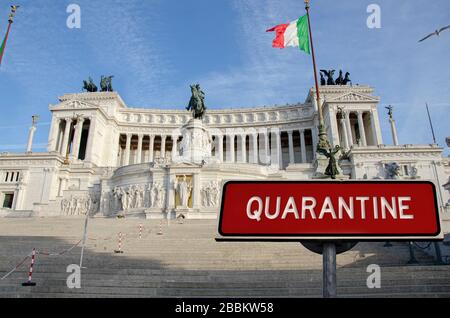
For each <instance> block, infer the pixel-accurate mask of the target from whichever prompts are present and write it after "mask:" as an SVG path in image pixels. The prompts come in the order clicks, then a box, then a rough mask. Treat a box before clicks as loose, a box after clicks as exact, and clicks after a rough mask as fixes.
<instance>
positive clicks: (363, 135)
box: [358, 111, 367, 147]
mask: <svg viewBox="0 0 450 318" xmlns="http://www.w3.org/2000/svg"><path fill="white" fill-rule="evenodd" d="M358 128H359V135H360V138H361V143H362V145H363V146H364V147H365V146H367V140H366V130H365V128H364V120H363V113H362V111H359V112H358Z"/></svg>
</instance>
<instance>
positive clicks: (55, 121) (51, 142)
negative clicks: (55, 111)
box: [47, 116, 61, 152]
mask: <svg viewBox="0 0 450 318" xmlns="http://www.w3.org/2000/svg"><path fill="white" fill-rule="evenodd" d="M60 124H61V120H60V119H59V118H57V117H55V116H53V117H52V124H51V127H50V133H49V137H48V148H47V150H48V151H49V152H53V151H56V152H57V151H58V138H59V135H60V133H61V132H60V130H61V126H60Z"/></svg>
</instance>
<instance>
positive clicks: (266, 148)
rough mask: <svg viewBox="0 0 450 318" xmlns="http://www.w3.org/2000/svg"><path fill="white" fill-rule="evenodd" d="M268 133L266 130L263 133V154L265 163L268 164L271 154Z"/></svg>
mask: <svg viewBox="0 0 450 318" xmlns="http://www.w3.org/2000/svg"><path fill="white" fill-rule="evenodd" d="M269 133H270V132H268V131H266V132H265V133H264V156H265V162H264V163H265V164H270V161H271V154H270V145H269Z"/></svg>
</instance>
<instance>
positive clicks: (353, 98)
mask: <svg viewBox="0 0 450 318" xmlns="http://www.w3.org/2000/svg"><path fill="white" fill-rule="evenodd" d="M379 101H380V100H379V98H377V97H372V96H369V95H365V94H360V93H355V92H350V93H346V94H344V95H341V96H338V97H335V98H333V99H330V100H327V102H328V103H330V102H332V103H335V102H339V103H342V102H379Z"/></svg>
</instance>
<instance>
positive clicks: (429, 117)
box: [426, 103, 436, 144]
mask: <svg viewBox="0 0 450 318" xmlns="http://www.w3.org/2000/svg"><path fill="white" fill-rule="evenodd" d="M426 105H427V113H428V120H429V121H430V127H431V133H432V134H433V143H434V144H436V135H435V134H434V128H433V121H432V120H431V115H430V110H429V109H428V103H426Z"/></svg>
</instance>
